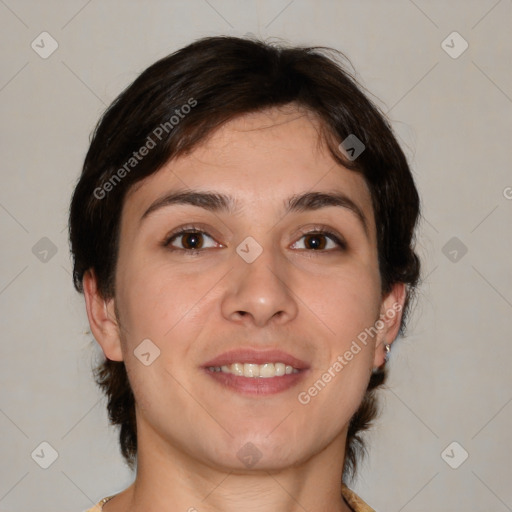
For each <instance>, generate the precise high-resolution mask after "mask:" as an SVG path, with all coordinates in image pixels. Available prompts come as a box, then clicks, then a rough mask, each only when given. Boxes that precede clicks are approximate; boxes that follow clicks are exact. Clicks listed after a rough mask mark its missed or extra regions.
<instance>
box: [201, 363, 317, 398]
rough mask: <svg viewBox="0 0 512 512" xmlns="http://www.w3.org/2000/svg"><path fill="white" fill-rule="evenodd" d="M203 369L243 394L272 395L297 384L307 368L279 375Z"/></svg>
mask: <svg viewBox="0 0 512 512" xmlns="http://www.w3.org/2000/svg"><path fill="white" fill-rule="evenodd" d="M204 371H206V373H207V374H208V375H209V376H210V377H212V379H215V380H216V381H217V382H218V383H219V384H221V385H223V386H225V387H227V388H230V389H232V390H233V391H237V392H239V393H241V394H244V395H257V396H264V395H273V394H275V393H280V392H282V391H286V390H287V389H290V388H291V387H293V386H295V385H296V384H298V383H299V382H300V381H301V380H302V379H303V378H304V376H305V375H306V373H307V370H299V372H298V373H290V374H288V375H282V376H280V377H269V378H263V377H241V376H239V375H233V374H232V373H223V372H212V371H210V370H208V369H207V368H204Z"/></svg>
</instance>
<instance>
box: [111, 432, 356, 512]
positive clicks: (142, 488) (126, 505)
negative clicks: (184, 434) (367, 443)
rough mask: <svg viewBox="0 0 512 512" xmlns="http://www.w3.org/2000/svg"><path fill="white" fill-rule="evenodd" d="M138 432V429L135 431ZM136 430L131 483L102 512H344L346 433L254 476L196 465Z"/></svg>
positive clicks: (162, 442)
mask: <svg viewBox="0 0 512 512" xmlns="http://www.w3.org/2000/svg"><path fill="white" fill-rule="evenodd" d="M141 427H142V425H141ZM148 434H149V432H148V431H147V430H146V429H145V428H142V429H140V430H139V431H138V441H139V444H138V463H137V475H136V479H135V481H134V483H133V484H132V485H131V486H130V487H129V488H128V489H126V490H125V491H123V492H122V493H121V494H119V495H117V496H116V497H115V498H113V499H112V500H110V501H109V502H107V503H106V504H105V506H104V508H103V510H104V512H118V511H121V510H122V511H123V512H135V511H138V510H145V511H147V512H176V511H180V510H181V511H187V512H198V511H200V512H215V511H219V510H222V511H223V512H235V511H236V512H239V511H240V510H244V511H248V512H252V511H254V512H256V511H261V510H265V511H268V512H272V511H275V512H299V511H300V512H303V511H304V510H318V508H319V505H321V508H322V510H323V511H325V512H350V510H351V509H350V507H348V505H347V504H346V502H345V501H344V500H343V498H342V496H341V476H342V461H343V457H344V447H345V439H346V432H344V435H342V436H339V437H338V438H336V439H334V440H333V442H332V443H331V444H330V445H329V446H327V447H326V448H325V449H324V450H322V451H321V452H319V453H317V454H314V455H313V456H312V457H310V458H309V459H308V460H306V461H301V462H298V463H296V464H294V465H293V466H288V467H284V468H282V467H278V465H277V464H276V463H274V464H273V466H271V465H269V466H268V467H265V466H262V467H261V468H260V469H258V470H255V469H251V470H241V469H234V468H222V467H219V466H218V465H215V464H211V465H208V464H206V463H205V461H204V460H201V461H198V460H197V459H195V458H193V457H191V456H190V455H189V454H186V453H184V452H183V451H180V450H179V449H176V448H175V447H173V446H170V445H169V443H168V442H164V440H163V439H161V438H160V437H158V436H156V435H155V432H154V431H152V432H151V435H148Z"/></svg>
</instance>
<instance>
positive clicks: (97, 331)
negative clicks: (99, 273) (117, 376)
mask: <svg viewBox="0 0 512 512" xmlns="http://www.w3.org/2000/svg"><path fill="white" fill-rule="evenodd" d="M83 289H84V296H85V306H86V309H87V317H88V318H89V325H90V326H91V331H92V333H93V335H94V338H95V339H96V341H97V342H98V343H99V344H100V346H101V348H102V350H103V353H104V354H105V357H106V358H107V359H111V360H112V361H122V360H123V353H122V351H121V337H120V329H119V324H118V321H117V319H116V314H115V302H114V299H113V298H112V299H108V300H105V299H104V298H103V297H102V296H101V295H100V293H99V291H98V281H97V279H96V275H95V273H94V271H93V270H87V271H86V272H85V274H84V277H83Z"/></svg>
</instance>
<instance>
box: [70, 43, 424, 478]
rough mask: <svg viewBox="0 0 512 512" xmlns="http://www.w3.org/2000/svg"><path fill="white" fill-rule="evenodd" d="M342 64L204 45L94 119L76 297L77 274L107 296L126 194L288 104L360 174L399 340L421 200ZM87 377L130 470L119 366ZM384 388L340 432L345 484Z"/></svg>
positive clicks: (309, 50)
mask: <svg viewBox="0 0 512 512" xmlns="http://www.w3.org/2000/svg"><path fill="white" fill-rule="evenodd" d="M346 62H347V59H346V58H345V57H344V56H343V54H341V53H340V52H338V51H336V50H334V49H332V48H325V47H292V46H287V45H285V44H282V43H281V44H279V45H278V44H270V43H266V42H263V41H259V40H253V39H244V38H238V37H206V38H203V39H200V40H198V41H195V42H194V43H192V44H190V45H188V46H186V47H184V48H182V49H180V50H178V51H176V52H175V53H173V54H171V55H169V56H167V57H165V58H163V59H161V60H159V61H158V62H156V63H155V64H153V65H151V66H150V67H149V68H148V69H146V70H145V71H144V72H143V73H142V74H141V75H140V76H139V77H138V78H137V79H136V80H135V81H134V82H133V83H132V84H131V85H130V86H129V87H128V88H127V89H126V90H124V91H123V92H122V93H121V94H120V95H119V97H118V98H117V99H116V100H115V101H114V102H113V103H112V105H111V106H110V107H109V108H108V109H107V111H106V112H105V113H104V115H103V116H102V118H101V119H100V121H99V123H98V125H97V127H96V129H95V131H94V134H93V137H92V140H91V143H90V147H89V150H88V153H87V156H86V158H85V162H84V166H83V170H82V174H81V176H80V178H79V181H78V183H77V185H76V188H75V191H74V194H73V198H72V201H71V206H70V216H69V237H70V244H71V252H72V255H73V260H74V269H73V280H74V285H75V287H76V289H77V290H78V291H80V292H83V287H82V279H83V276H84V273H85V272H86V271H87V270H88V269H94V271H95V274H96V277H97V279H98V288H99V291H100V293H101V294H102V296H103V297H104V298H112V297H114V294H115V268H116V261H117V252H118V245H119V231H120V229H119V226H120V217H121V209H122V206H123V201H124V198H125V196H126V193H127V191H128V190H129V189H130V187H131V186H132V185H134V184H135V183H137V182H139V181H140V180H143V179H144V178H146V177H148V176H150V175H151V174H153V173H155V172H157V171H158V170H159V169H160V168H161V167H162V166H163V165H164V164H165V163H167V162H168V161H169V160H170V159H171V158H175V157H177V156H179V155H182V154H185V153H187V152H190V151H191V150H193V149H194V148H195V147H196V146H197V145H198V144H199V143H200V142H202V141H204V140H205V139H206V138H207V137H208V136H210V135H211V134H212V133H213V132H214V130H216V129H217V128H219V127H220V126H221V125H223V124H224V123H226V122H227V121H229V120H231V119H233V118H234V117H236V116H240V115H243V114H246V113H251V112H257V111H262V110H264V109H268V108H271V107H276V106H284V105H288V104H294V105H297V106H299V107H301V108H305V109H307V110H308V111H311V112H313V113H314V114H315V115H316V116H317V117H318V119H319V120H320V121H321V125H322V130H323V133H322V135H323V138H324V140H325V142H326V143H327V145H328V147H329V149H330V152H331V154H332V156H333V157H334V159H335V160H336V161H338V162H339V163H341V164H342V165H344V166H345V167H346V168H348V169H351V170H353V171H354V172H359V173H361V174H362V176H363V177H364V179H365V181H366V183H367V185H368V187H369V189H370V192H371V197H372V204H373V210H374V215H375V222H376V227H377V245H378V255H379V270H380V275H381V281H382V293H383V294H386V293H387V292H389V291H390V290H391V287H392V285H393V284H395V283H398V282H402V283H405V284H406V285H407V287H406V290H407V298H406V304H405V307H404V310H403V316H402V320H401V325H400V332H401V333H403V332H404V327H405V318H406V313H407V310H408V306H409V303H410V298H411V296H412V295H411V294H412V293H413V291H414V289H415V287H416V285H417V283H418V279H419V270H420V263H419V259H418V257H417V255H416V254H415V252H414V231H415V226H416V223H417V220H418V216H419V197H418V193H417V190H416V187H415V184H414V181H413V178H412V174H411V171H410V169H409V166H408V164H407V161H406V158H405V156H404V154H403V152H402V150H401V148H400V146H399V144H398V142H397V140H396V138H395V137H394V135H393V133H392V130H391V128H390V126H389V123H388V121H387V120H386V118H385V116H384V115H383V114H382V113H381V112H380V110H379V109H378V108H377V107H376V106H375V105H374V104H373V103H372V102H371V101H370V100H369V99H368V97H367V96H366V94H365V93H364V92H363V88H362V87H361V86H360V85H359V84H358V83H357V81H356V80H355V78H354V77H353V76H352V75H351V74H350V73H349V72H348V71H347V69H346V64H345V63H346ZM184 105H189V106H190V107H191V108H188V109H186V115H179V114H180V112H181V113H182V114H185V109H184ZM173 116H174V118H176V119H175V120H174V121H173V119H172V118H173ZM178 117H179V120H177V118H178ZM176 120H177V122H175V121H176ZM158 127H160V130H159V131H158V130H157V128H158ZM155 130H157V131H156V133H157V134H158V135H159V136H158V137H156V135H155ZM164 132H165V133H164ZM349 135H352V136H354V135H355V137H357V139H359V141H361V142H362V143H363V144H364V151H363V152H362V153H361V154H360V155H359V156H358V158H357V159H351V158H349V157H348V154H347V153H344V152H342V151H340V149H339V147H338V146H339V144H340V142H342V141H344V140H345V139H346V138H347V137H348V136H349ZM148 138H151V140H153V139H156V138H158V139H159V140H158V141H157V144H156V145H155V146H154V147H152V148H151V150H150V151H149V152H147V154H146V155H145V156H144V158H141V159H140V160H139V159H136V161H135V160H134V161H132V162H131V163H132V164H134V165H129V166H127V162H130V161H131V160H130V159H132V158H134V152H137V151H138V150H139V148H142V147H143V146H147V145H148V140H149V139H148ZM154 142H156V141H154ZM122 169H124V171H122ZM95 378H96V382H97V383H98V385H99V386H100V387H101V389H102V390H103V392H104V393H105V395H106V396H107V398H108V413H109V419H110V421H111V423H112V424H114V425H118V426H119V427H120V433H119V436H120V446H121V452H122V454H123V456H124V458H125V460H126V462H127V463H128V465H129V467H130V468H133V467H134V463H135V461H136V455H137V431H136V422H135V399H134V395H133V393H132V390H131V387H130V383H129V380H128V377H127V373H126V369H125V365H124V363H123V362H118V361H111V360H108V359H107V360H105V361H104V362H103V363H102V364H100V365H99V366H98V367H97V368H96V369H95ZM385 378H386V374H385V371H381V372H378V373H376V374H373V375H372V376H371V378H370V382H369V386H368V389H367V392H366V395H365V397H364V399H363V401H362V403H361V405H360V407H359V409H358V411H357V412H356V413H355V415H354V416H353V417H352V419H351V421H350V424H349V429H348V436H347V442H346V453H345V461H344V473H343V478H344V480H345V479H346V478H349V477H351V476H353V475H354V474H355V471H356V463H357V460H358V457H359V455H360V454H362V453H363V451H364V443H363V439H362V437H361V433H362V431H364V430H366V429H367V428H368V427H369V425H370V423H371V421H372V420H373V419H374V417H375V416H376V413H377V407H376V397H375V390H376V389H377V388H378V387H379V386H380V385H381V384H382V383H383V382H384V380H385Z"/></svg>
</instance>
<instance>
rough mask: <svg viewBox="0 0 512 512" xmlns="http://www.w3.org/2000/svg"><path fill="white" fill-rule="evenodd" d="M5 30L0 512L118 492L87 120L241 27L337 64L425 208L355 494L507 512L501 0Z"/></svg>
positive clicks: (229, 6)
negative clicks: (199, 44)
mask: <svg viewBox="0 0 512 512" xmlns="http://www.w3.org/2000/svg"><path fill="white" fill-rule="evenodd" d="M0 20H1V21H0V41H1V44H0V52H1V56H2V66H1V70H2V74H1V79H0V109H1V122H2V126H1V142H0V143H1V150H2V153H1V154H2V159H1V173H2V175H1V177H2V180H1V188H0V238H1V247H2V249H1V251H2V264H1V268H0V311H1V322H2V324H1V325H2V331H1V332H2V344H1V347H2V357H1V359H0V369H1V373H0V393H1V394H0V432H1V438H0V453H1V467H0V510H2V511H7V510H10V511H40V512H50V511H51V512H71V511H72V510H76V511H80V510H83V509H85V508H87V507H89V506H92V504H93V503H94V502H96V501H97V500H99V499H100V498H102V497H104V496H106V495H108V494H111V493H113V492H117V491H120V490H121V489H123V488H124V487H125V486H127V485H128V484H129V483H130V482H131V479H132V475H131V474H130V473H129V471H128V470H127V469H126V468H125V466H124V465H123V462H122V459H121V456H120V455H119V452H118V447H117V435H116V432H115V431H114V429H113V428H111V427H109V426H108V423H107V418H106V412H105V401H104V399H102V397H101V396H100V393H99V391H98V390H97V389H96V388H95V385H94V383H93V381H92V377H91V374H90V368H91V364H92V363H93V362H94V359H95V358H96V357H97V356H98V348H97V347H96V346H95V345H96V343H95V342H94V340H93V338H92V336H91V334H90V332H89V331H88V324H87V319H86V315H85V308H84V304H83V298H82V297H81V296H80V295H78V294H77V293H76V292H75V291H74V289H73V288H72V282H71V275H70V270H71V264H70V258H69V256H68V244H67V238H66V237H67V233H66V222H67V219H66V216H67V208H68V201H69V198H70V194H71V192H72V189H73V185H74V183H75V180H76V178H77V176H78V174H79V171H80V168H81V164H82V161H83V158H84V155H85V152H86V150H87V146H88V140H89V135H90V133H91V131H92V129H93V126H94V124H95V122H96V121H97V119H98V117H99V116H100V114H101V112H102V111H103V110H104V108H105V107H106V105H108V104H109V103H110V102H111V101H112V100H113V99H114V98H115V97H116V95H117V94H118V93H119V92H120V91H121V90H122V89H123V88H124V87H125V86H126V85H128V84H129V83H130V82H131V81H132V80H133V79H134V78H135V77H136V76H137V74H138V73H140V72H141V71H142V70H143V69H144V68H145V67H146V66H148V65H149V64H151V63H152V62H154V61H155V60H156V59H158V58H160V57H163V56H164V55H166V54H168V53H170V52H171V51H174V50H175V49H177V48H179V47H181V46H183V45H185V44H187V43H189V42H191V41H192V40H194V39H196V38H199V37H202V36H205V35H219V34H233V35H244V34H246V33H249V32H250V33H253V34H255V35H257V36H261V37H263V38H267V37H280V38H284V39H286V40H289V41H290V42H292V43H296V44H311V45H327V46H333V47H335V48H337V49H339V50H341V51H343V52H345V53H346V54H347V55H348V56H349V57H350V59H351V60H352V62H353V64H354V66H355V68H356V70H357V71H358V74H359V78H360V79H361V80H362V82H363V83H364V84H365V85H366V86H367V87H368V88H369V89H370V91H371V92H372V93H373V94H375V95H376V97H377V98H378V100H376V101H378V104H379V105H380V106H381V107H382V109H383V110H384V111H385V112H387V113H388V115H389V117H390V119H391V122H392V125H393V127H394V129H395V130H396V132H397V134H398V135H399V137H400V139H401V142H402V144H403V147H404V149H405V151H406V154H407V156H408V158H409V160H410V162H411V164H412V167H413V169H414V175H415V178H416V180H417V184H418V187H419V190H420V193H421V196H422V200H423V214H424V218H423V221H422V223H421V226H420V230H419V233H418V250H419V252H420V253H421V255H422V257H423V264H424V272H423V278H424V283H423V286H422V288H421V290H420V295H419V298H418V302H417V305H416V309H415V314H414V316H413V317H412V318H411V322H410V326H409V335H408V337H406V338H404V339H402V340H399V341H398V343H396V344H395V347H394V350H393V353H392V358H391V361H390V366H391V379H390V382H389V389H388V390H387V391H385V392H384V393H383V395H382V404H383V406H384V412H383V413H382V415H381V419H380V420H379V422H378V424H377V426H376V427H375V429H374V430H373V433H372V434H371V435H370V436H369V438H368V440H369V445H370V457H369V458H368V459H367V461H366V462H365V464H364V465H363V466H362V470H361V472H360V475H359V478H358V479H357V481H356V483H355V485H354V488H355V490H356V491H357V492H359V493H360V494H361V495H362V497H363V498H364V499H365V500H366V501H367V502H369V504H371V505H372V506H373V507H375V508H376V509H377V510H378V511H385V512H399V511H404V512H414V511H429V512H430V511H432V510H435V511H437V512H447V511H454V512H455V511H457V512H460V511H462V510H464V511H475V512H476V511H481V512H488V511H489V510H493V511H495V512H504V511H506V510H512V486H511V485H510V481H511V480H510V479H511V462H510V461H511V458H512V453H511V451H512V450H511V445H512V429H511V428H510V425H511V420H512V404H511V401H512V386H511V376H510V367H511V360H512V344H511V343H510V331H511V327H512V321H511V313H512V309H511V308H512V271H511V266H510V260H511V258H510V254H511V252H512V230H511V229H510V225H511V222H510V219H511V215H512V188H511V187H512V172H511V165H510V164H511V123H512V116H511V113H512V99H511V97H512V82H511V79H512V72H511V66H510V62H511V54H512V35H511V30H510V27H511V21H512V2H511V1H510V0H500V1H496V0H480V1H452V2H446V1H430V2H428V1H425V0H415V1H414V2H413V1H412V0H393V1H387V2H383V1H377V0H374V1H359V2H358V1H355V0H354V1H341V0H323V1H318V0H316V1H315V2H313V1H307V0H292V1H290V0H276V1H263V0H260V1H244V2H241V1H238V2H237V1H235V0H208V1H207V0H191V1H188V2H185V1H183V2H179V1H152V2H142V1H138V2H137V1H133V0H132V1H113V0H110V1H100V0H92V1H89V2H87V1H85V0H81V1H44V2H41V1H35V0H34V1H23V0H0ZM43 31H47V32H48V33H49V34H51V36H52V37H53V38H54V39H55V40H56V41H57V43H58V48H57V50H56V51H55V52H54V53H53V54H52V55H50V56H49V57H47V58H42V57H41V56H40V54H39V53H44V52H47V51H49V50H50V49H51V41H50V39H48V36H40V34H41V33H42V32H43ZM453 31H456V32H458V33H459V34H460V35H461V36H462V38H463V39H464V40H465V41H467V43H468V44H469V47H468V48H467V50H466V51H465V52H464V53H462V54H461V55H458V53H460V51H461V50H462V49H463V44H464V43H463V40H462V39H460V38H458V36H451V37H449V38H448V39H447V40H446V42H445V43H444V44H442V42H443V41H444V40H445V39H446V38H447V36H449V35H450V34H451V33H452V32H453ZM41 39H43V41H42V42H41ZM33 41H34V45H36V44H37V45H39V46H38V47H37V46H36V48H37V49H38V51H39V53H36V51H35V50H34V49H33V48H32V47H31V43H32V42H33ZM447 51H448V52H451V53H452V56H450V55H449V54H448V53H447ZM454 55H456V56H457V58H453V56H454ZM44 237H46V238H47V239H48V240H47V239H43V240H42V241H41V239H42V238H44ZM453 237H456V239H453ZM446 244H448V245H446ZM464 248H466V249H467V253H465V254H464V250H465V249H464ZM55 250H56V251H57V252H56V253H55V254H53V253H54V252H55ZM45 251H46V252H45ZM43 441H46V442H47V443H49V444H50V445H51V446H52V447H53V448H54V449H55V450H56V451H57V452H58V458H57V459H56V460H55V461H54V462H53V464H52V465H51V466H50V467H49V468H48V469H43V468H41V467H40V466H39V465H38V463H44V460H43V459H45V460H46V462H49V461H50V457H51V453H50V450H49V449H48V448H46V449H45V448H44V446H43V447H42V449H43V452H41V447H40V443H41V442H43ZM454 441H455V442H457V443H458V445H455V447H453V446H452V447H450V448H449V449H448V450H446V451H445V449H446V448H447V447H448V446H449V445H450V444H451V443H452V442H454ZM34 450H35V452H34ZM45 450H46V451H45ZM463 450H465V451H467V452H468V454H469V457H468V458H467V460H465V461H464V462H463V463H462V464H461V465H460V466H459V467H458V468H457V469H453V468H452V467H450V465H449V464H448V462H449V463H450V464H452V465H453V466H457V465H458V464H460V463H461V461H462V460H463V456H464V453H465V452H464V451H463ZM33 452H34V453H35V455H34V457H32V456H31V454H32V453H33ZM38 453H39V457H37V455H36V454H38ZM42 453H44V456H43V455H42ZM442 453H444V456H442ZM36 460H37V461H38V463H36ZM321 509H322V506H321V504H320V503H319V507H318V510H321Z"/></svg>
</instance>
